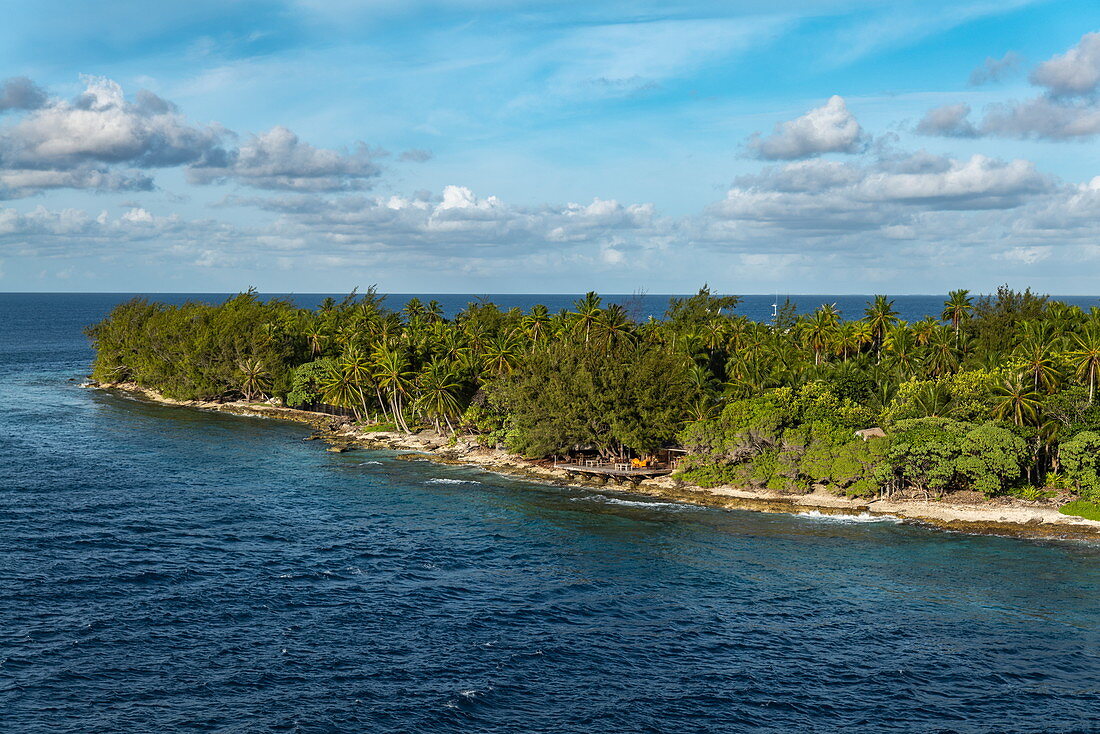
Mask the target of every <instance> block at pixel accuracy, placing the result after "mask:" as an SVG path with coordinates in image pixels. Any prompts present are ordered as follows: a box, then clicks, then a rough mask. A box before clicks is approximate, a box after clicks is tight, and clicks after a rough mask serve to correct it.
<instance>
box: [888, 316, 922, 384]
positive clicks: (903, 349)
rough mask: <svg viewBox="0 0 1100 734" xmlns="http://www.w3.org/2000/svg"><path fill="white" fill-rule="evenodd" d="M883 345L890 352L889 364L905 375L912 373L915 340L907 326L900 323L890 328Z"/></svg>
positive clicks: (915, 348) (914, 358) (913, 368)
mask: <svg viewBox="0 0 1100 734" xmlns="http://www.w3.org/2000/svg"><path fill="white" fill-rule="evenodd" d="M885 347H886V351H888V352H889V353H890V363H891V364H893V365H894V366H895V367H896V368H897V369H898V370H899V371H900V372H901V373H902V374H904V375H906V376H908V375H911V374H913V371H914V370H915V369H916V365H917V341H916V339H914V338H913V332H911V331H909V328H908V327H906V326H904V325H902V326H895V327H894V328H892V329H890V331H889V332H888V333H887V335H886V340H885Z"/></svg>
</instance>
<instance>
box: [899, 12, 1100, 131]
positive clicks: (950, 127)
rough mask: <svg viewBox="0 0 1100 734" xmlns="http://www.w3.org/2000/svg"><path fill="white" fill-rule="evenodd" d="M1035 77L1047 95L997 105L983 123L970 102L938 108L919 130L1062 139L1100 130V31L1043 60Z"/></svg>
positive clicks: (1033, 77) (1001, 63)
mask: <svg viewBox="0 0 1100 734" xmlns="http://www.w3.org/2000/svg"><path fill="white" fill-rule="evenodd" d="M1005 59H1009V56H1008V55H1006V56H1005ZM1003 63H1004V59H1002V60H1001V61H999V62H993V66H994V67H995V68H997V69H1000V68H1001V66H1002V65H1003ZM989 64H990V62H989V60H987V66H989ZM975 73H977V72H975ZM990 73H992V72H991V71H990ZM979 78H980V80H981V79H984V78H985V77H984V76H982V75H979ZM1029 79H1030V81H1031V83H1032V84H1034V85H1036V86H1039V87H1042V88H1043V93H1042V94H1041V95H1039V96H1037V97H1034V98H1032V99H1028V100H1023V101H1019V100H1016V101H1009V102H1004V103H999V104H991V105H989V106H988V107H986V109H985V114H984V117H983V119H982V121H981V123H980V124H978V125H974V124H973V123H971V122H970V120H969V119H968V115H969V113H970V108H969V107H968V106H967V105H964V104H954V105H946V106H943V107H937V108H934V109H932V110H929V111H928V113H927V114H926V115H925V116H924V119H923V120H921V122H920V124H919V125H918V126H917V132H919V133H922V134H925V135H938V136H945V137H978V136H1000V137H1009V138H1020V139H1040V140H1056V141H1060V140H1084V139H1087V138H1091V137H1094V136H1096V135H1098V134H1100V98H1098V96H1097V92H1098V91H1100V33H1086V34H1085V35H1084V36H1082V38H1081V40H1080V41H1079V42H1078V43H1077V45H1075V46H1074V47H1073V48H1071V49H1069V50H1068V51H1066V52H1065V53H1063V54H1059V55H1057V56H1054V57H1052V58H1050V59H1048V60H1047V61H1044V62H1043V63H1041V64H1039V65H1038V66H1037V67H1036V68H1035V69H1034V70H1033V71H1032V72H1031V75H1030V77H1029ZM972 81H973V78H972Z"/></svg>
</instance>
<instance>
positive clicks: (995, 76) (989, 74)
mask: <svg viewBox="0 0 1100 734" xmlns="http://www.w3.org/2000/svg"><path fill="white" fill-rule="evenodd" d="M1021 63H1023V57H1021V56H1020V55H1019V54H1018V53H1016V52H1015V51H1009V52H1008V53H1006V54H1005V55H1004V56H1002V57H1001V58H999V59H995V58H993V57H992V56H989V57H986V60H985V63H984V64H982V65H981V66H979V67H978V68H977V69H974V71H972V72H970V81H969V84H970V86H972V87H979V86H981V85H983V84H991V83H993V82H999V81H1001V80H1002V79H1004V78H1006V77H1008V76H1009V75H1011V74H1013V73H1015V71H1016V70H1017V69H1019V68H1020V64H1021Z"/></svg>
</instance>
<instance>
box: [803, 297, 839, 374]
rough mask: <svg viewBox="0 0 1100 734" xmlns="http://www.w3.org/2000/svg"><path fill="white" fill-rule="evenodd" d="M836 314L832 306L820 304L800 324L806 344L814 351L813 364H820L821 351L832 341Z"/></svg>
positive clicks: (834, 332) (835, 326)
mask: <svg viewBox="0 0 1100 734" xmlns="http://www.w3.org/2000/svg"><path fill="white" fill-rule="evenodd" d="M837 316H838V312H837V310H836V309H835V308H834V307H832V306H822V307H821V308H819V309H817V310H816V311H814V313H813V315H812V316H810V317H809V318H808V319H806V320H805V321H803V322H801V324H800V328H801V331H802V333H803V335H804V338H805V340H806V343H807V345H808V346H809V347H810V349H812V350H813V351H814V365H819V364H821V353H822V352H824V351H825V349H826V348H827V347H828V346H829V345H830V344H831V343H832V339H833V337H834V336H835V334H836V330H837Z"/></svg>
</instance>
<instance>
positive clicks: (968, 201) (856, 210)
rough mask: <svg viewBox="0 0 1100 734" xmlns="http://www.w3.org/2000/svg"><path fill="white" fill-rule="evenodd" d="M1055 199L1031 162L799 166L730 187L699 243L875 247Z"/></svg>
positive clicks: (925, 157) (909, 160)
mask: <svg viewBox="0 0 1100 734" xmlns="http://www.w3.org/2000/svg"><path fill="white" fill-rule="evenodd" d="M1056 190H1057V186H1056V184H1055V183H1054V181H1052V180H1051V179H1050V178H1049V177H1047V176H1044V175H1043V174H1041V173H1039V172H1038V171H1036V170H1035V167H1034V165H1033V164H1032V163H1030V162H1028V161H1022V160H1015V161H1008V162H1005V161H999V160H996V159H991V158H987V157H985V156H980V155H975V156H972V157H970V158H969V159H967V160H957V159H954V158H947V157H943V156H936V155H932V154H929V153H925V152H918V153H913V154H906V155H899V156H896V157H893V158H887V159H882V160H879V161H876V162H874V163H872V164H867V165H862V164H855V163H840V162H836V161H822V160H813V161H798V162H794V163H788V164H784V165H782V166H778V167H772V168H769V169H765V170H764V171H762V172H761V173H759V174H757V175H755V176H743V177H741V178H739V179H737V180H736V181H735V183H734V186H733V187H732V188H731V189H730V190H729V191H728V192H727V194H726V197H725V199H723V200H722V201H719V202H716V203H715V204H713V205H711V206H710V207H708V209H707V210H706V212H705V213H704V216H703V217H701V218H700V219H699V221H698V223H697V225H698V226H699V227H700V228H701V230H702V234H701V235H700V239H702V240H709V241H712V242H715V241H717V242H724V243H739V244H740V245H741V246H760V245H761V243H768V246H769V247H789V248H793V249H794V250H798V249H799V248H802V247H805V246H807V244H808V242H811V241H813V240H818V241H820V240H830V241H832V242H833V243H834V244H835V243H839V242H844V241H846V240H849V239H851V238H853V237H855V236H857V235H858V236H864V237H866V236H875V237H877V238H878V241H877V242H876V243H875V244H876V245H880V244H881V242H882V241H884V240H886V241H889V240H896V239H908V238H913V237H916V236H918V234H919V233H928V232H929V231H936V229H937V227H940V226H943V222H945V221H947V220H949V219H950V220H952V221H954V220H957V218H958V217H960V216H968V217H970V218H972V219H973V218H974V217H980V216H982V215H981V213H983V212H990V211H997V210H1007V209H1015V208H1018V207H1022V206H1024V205H1026V204H1028V203H1029V202H1031V201H1032V200H1034V199H1036V198H1037V197H1041V196H1043V195H1047V194H1051V193H1053V192H1055V191H1056ZM943 228H944V229H945V230H947V229H949V228H947V227H943ZM956 236H957V234H956ZM864 241H866V240H864Z"/></svg>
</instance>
